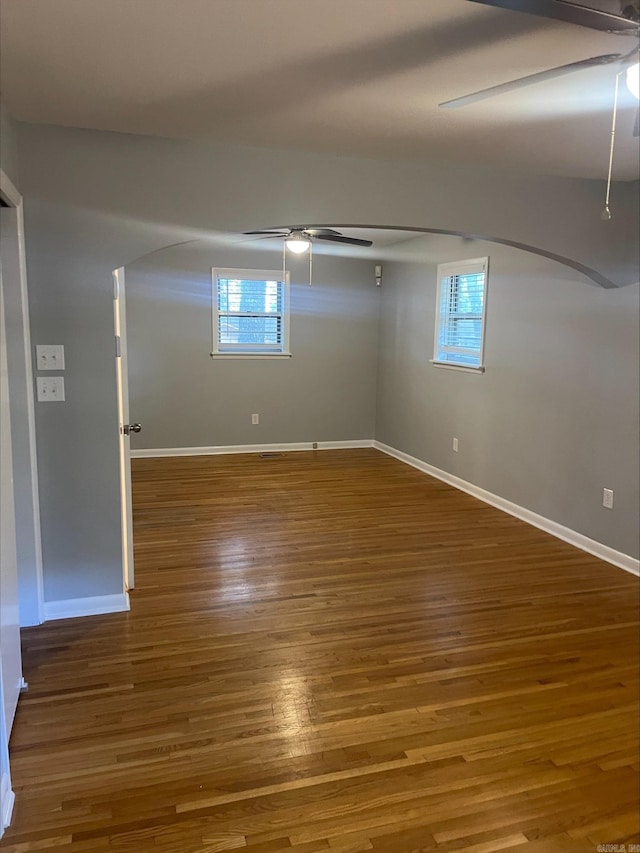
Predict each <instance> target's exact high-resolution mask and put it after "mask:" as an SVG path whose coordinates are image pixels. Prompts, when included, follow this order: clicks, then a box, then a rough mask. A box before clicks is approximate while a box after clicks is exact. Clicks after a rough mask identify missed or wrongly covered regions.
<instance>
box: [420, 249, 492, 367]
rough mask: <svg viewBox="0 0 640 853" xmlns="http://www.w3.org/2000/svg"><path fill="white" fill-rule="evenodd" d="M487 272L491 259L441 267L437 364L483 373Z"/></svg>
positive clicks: (459, 262)
mask: <svg viewBox="0 0 640 853" xmlns="http://www.w3.org/2000/svg"><path fill="white" fill-rule="evenodd" d="M488 271H489V258H475V259H474V260H470V261H458V262H455V263H451V264H440V265H439V266H438V303H437V310H436V333H435V347H434V353H433V363H434V364H436V365H440V366H444V367H447V366H449V367H459V368H460V367H461V368H466V369H469V370H479V371H484V367H483V365H482V354H483V349H484V325H485V308H486V302H487V298H486V297H487V275H488Z"/></svg>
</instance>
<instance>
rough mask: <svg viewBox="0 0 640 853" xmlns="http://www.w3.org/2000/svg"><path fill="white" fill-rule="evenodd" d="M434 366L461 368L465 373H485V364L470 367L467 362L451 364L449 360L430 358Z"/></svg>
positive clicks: (452, 368) (449, 368)
mask: <svg viewBox="0 0 640 853" xmlns="http://www.w3.org/2000/svg"><path fill="white" fill-rule="evenodd" d="M429 361H430V362H431V364H432V365H433V366H434V367H444V369H445V370H461V371H462V372H463V373H484V365H480V367H470V366H468V365H465V364H450V363H449V362H448V361H435V360H434V359H433V358H431V359H429Z"/></svg>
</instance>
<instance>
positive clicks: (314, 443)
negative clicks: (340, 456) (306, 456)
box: [311, 441, 318, 450]
mask: <svg viewBox="0 0 640 853" xmlns="http://www.w3.org/2000/svg"><path fill="white" fill-rule="evenodd" d="M311 446H312V447H313V449H314V450H317V449H318V442H317V441H314V442H313V444H312V445H311Z"/></svg>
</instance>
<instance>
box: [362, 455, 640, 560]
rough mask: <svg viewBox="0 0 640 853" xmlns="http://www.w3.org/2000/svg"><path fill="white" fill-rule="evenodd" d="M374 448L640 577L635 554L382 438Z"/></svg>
mask: <svg viewBox="0 0 640 853" xmlns="http://www.w3.org/2000/svg"><path fill="white" fill-rule="evenodd" d="M374 447H375V448H376V449H377V450H380V451H382V453H386V454H387V455H388V456H393V457H394V458H395V459H399V460H400V461H401V462H405V463H406V464H407V465H411V466H412V467H413V468H417V469H418V470H419V471H423V472H424V473H425V474H429V475H430V476H431V477H435V478H436V479H437V480H442V482H444V483H448V484H449V485H450V486H453V487H454V488H456V489H460V491H462V492H466V493H467V494H469V495H472V496H473V497H474V498H478V499H479V500H481V501H484V503H487V504H490V505H491V506H494V507H496V508H497V509H501V510H502V511H503V512H506V513H508V514H509V515H513V516H514V517H515V518H519V519H520V520H521V521H526V522H527V524H531V525H532V526H533V527H537V528H538V529H540V530H544V531H545V533H550V534H551V535H552V536H555V537H556V538H557V539H562V541H563V542H568V543H569V544H570V545H574V546H575V547H576V548H579V549H580V550H581V551H586V552H587V553H588V554H591V555H592V556H594V557H598V558H599V559H601V560H604V561H605V562H607V563H611V564H612V565H613V566H617V567H618V568H619V569H624V570H625V572H630V573H631V574H632V575H638V576H640V561H639V560H636V559H635V557H630V556H629V555H628V554H623V553H622V552H621V551H616V550H615V548H610V547H609V546H608V545H603V544H602V543H601V542H596V541H595V539H590V538H589V537H588V536H584V535H583V534H582V533H578V532H577V531H576V530H571V528H569V527H564V525H562V524H558V522H557V521H552V520H551V519H550V518H545V517H544V516H542V515H538V514H537V513H535V512H532V511H531V510H530V509H526V507H522V506H519V505H518V504H515V503H513V502H512V501H509V500H507V499H506V498H501V497H500V496H499V495H494V494H493V493H492V492H488V491H487V490H486V489H482V488H480V486H476V485H474V484H473V483H468V482H467V481H466V480H463V479H461V478H460V477H456V476H455V475H454V474H449V472H448V471H443V470H441V469H440V468H436V467H435V466H433V465H429V463H428V462H423V460H422V459H417V458H416V457H415V456H410V455H409V454H408V453H404V452H403V451H402V450H396V448H395V447H390V446H389V445H388V444H383V443H382V442H381V441H375V442H374Z"/></svg>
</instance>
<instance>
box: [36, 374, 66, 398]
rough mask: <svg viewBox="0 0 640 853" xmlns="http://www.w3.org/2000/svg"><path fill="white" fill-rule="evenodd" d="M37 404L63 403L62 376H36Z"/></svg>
mask: <svg viewBox="0 0 640 853" xmlns="http://www.w3.org/2000/svg"><path fill="white" fill-rule="evenodd" d="M36 387H37V389H38V402H40V403H63V402H64V376H38V378H37V379H36Z"/></svg>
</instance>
